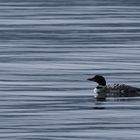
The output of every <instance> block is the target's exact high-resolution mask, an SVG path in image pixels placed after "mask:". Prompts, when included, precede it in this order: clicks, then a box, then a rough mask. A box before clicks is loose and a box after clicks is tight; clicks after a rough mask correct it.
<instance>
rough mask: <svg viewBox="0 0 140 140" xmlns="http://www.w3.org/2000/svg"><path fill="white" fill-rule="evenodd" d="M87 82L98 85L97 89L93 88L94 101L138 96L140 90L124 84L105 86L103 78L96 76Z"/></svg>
mask: <svg viewBox="0 0 140 140" xmlns="http://www.w3.org/2000/svg"><path fill="white" fill-rule="evenodd" d="M88 80H90V81H94V82H97V83H98V85H97V87H96V88H94V97H95V98H96V99H106V97H136V96H140V88H136V87H132V86H129V85H125V84H112V85H106V80H105V78H104V77H103V76H100V75H96V76H94V77H93V78H90V79H88Z"/></svg>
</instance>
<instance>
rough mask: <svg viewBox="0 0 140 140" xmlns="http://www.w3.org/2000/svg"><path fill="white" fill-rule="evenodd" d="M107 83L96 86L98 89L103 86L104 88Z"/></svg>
mask: <svg viewBox="0 0 140 140" xmlns="http://www.w3.org/2000/svg"><path fill="white" fill-rule="evenodd" d="M105 86H106V85H98V86H97V87H96V88H97V89H101V88H104V87H105Z"/></svg>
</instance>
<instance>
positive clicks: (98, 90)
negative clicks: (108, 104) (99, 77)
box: [93, 88, 100, 98]
mask: <svg viewBox="0 0 140 140" xmlns="http://www.w3.org/2000/svg"><path fill="white" fill-rule="evenodd" d="M99 92H100V89H97V88H94V92H93V96H94V97H95V98H97V96H98V93H99Z"/></svg>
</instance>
